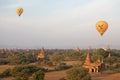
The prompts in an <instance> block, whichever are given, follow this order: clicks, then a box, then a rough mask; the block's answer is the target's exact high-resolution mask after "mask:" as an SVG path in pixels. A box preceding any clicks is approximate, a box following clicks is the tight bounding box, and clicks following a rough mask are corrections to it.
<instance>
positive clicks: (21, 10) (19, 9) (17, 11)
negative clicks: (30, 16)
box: [16, 7, 23, 16]
mask: <svg viewBox="0 0 120 80" xmlns="http://www.w3.org/2000/svg"><path fill="white" fill-rule="evenodd" d="M16 13H17V14H18V15H19V16H20V15H21V14H22V13H23V9H22V8H20V7H19V8H16Z"/></svg>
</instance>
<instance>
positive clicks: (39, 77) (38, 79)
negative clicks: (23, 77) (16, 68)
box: [33, 70, 45, 80]
mask: <svg viewBox="0 0 120 80" xmlns="http://www.w3.org/2000/svg"><path fill="white" fill-rule="evenodd" d="M44 77H45V73H44V72H43V71H41V70H39V71H37V72H35V74H34V76H33V79H34V80H44Z"/></svg>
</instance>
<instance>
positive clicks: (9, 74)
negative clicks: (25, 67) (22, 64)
mask: <svg viewBox="0 0 120 80" xmlns="http://www.w3.org/2000/svg"><path fill="white" fill-rule="evenodd" d="M9 76H11V69H6V70H5V71H3V72H2V73H0V78H3V77H9Z"/></svg>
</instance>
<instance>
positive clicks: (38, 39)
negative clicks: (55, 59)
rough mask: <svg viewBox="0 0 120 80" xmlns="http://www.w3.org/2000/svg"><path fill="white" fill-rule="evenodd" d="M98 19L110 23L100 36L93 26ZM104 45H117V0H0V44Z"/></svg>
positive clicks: (119, 2) (119, 21)
mask: <svg viewBox="0 0 120 80" xmlns="http://www.w3.org/2000/svg"><path fill="white" fill-rule="evenodd" d="M17 7H22V8H23V9H24V12H23V14H22V15H21V17H18V15H17V14H16V12H15V9H16V8H17ZM100 20H104V21H106V22H108V25H109V28H108V30H107V31H106V32H105V34H104V35H103V36H102V37H101V36H100V34H99V33H98V32H97V31H96V28H95V24H96V22H97V21H100ZM107 45H109V46H110V47H112V48H120V0H0V48H41V47H45V48H77V47H79V48H88V46H92V47H93V48H96V47H97V48H99V47H101V46H107Z"/></svg>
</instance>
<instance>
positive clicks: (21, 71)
mask: <svg viewBox="0 0 120 80" xmlns="http://www.w3.org/2000/svg"><path fill="white" fill-rule="evenodd" d="M38 70H41V71H46V70H45V69H44V68H39V67H36V66H18V67H15V68H13V70H12V71H11V74H12V76H13V77H16V78H19V77H23V78H27V77H29V76H31V75H32V74H33V73H34V72H36V71H38Z"/></svg>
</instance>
